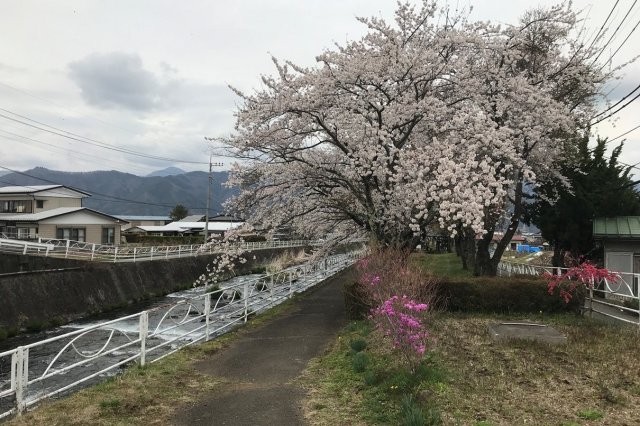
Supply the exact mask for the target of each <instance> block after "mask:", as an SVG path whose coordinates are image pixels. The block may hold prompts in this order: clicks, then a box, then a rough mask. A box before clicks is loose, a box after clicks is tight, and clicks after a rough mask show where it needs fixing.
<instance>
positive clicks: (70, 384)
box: [0, 252, 362, 419]
mask: <svg viewBox="0 0 640 426" xmlns="http://www.w3.org/2000/svg"><path fill="white" fill-rule="evenodd" d="M361 255H362V253H361V252H352V253H347V254H340V255H333V256H329V257H326V258H324V259H321V260H319V261H315V262H308V263H305V264H302V265H297V266H293V267H290V268H288V269H285V270H283V271H279V272H276V273H273V274H268V275H261V276H259V277H254V278H252V277H248V276H245V277H236V278H234V279H232V280H230V281H228V282H224V283H221V288H220V289H217V290H214V291H210V292H207V293H205V292H204V290H203V292H202V293H200V294H195V295H193V296H191V297H190V298H184V299H181V300H179V301H177V302H176V303H169V304H165V305H162V306H157V307H154V308H152V309H148V310H145V311H142V312H138V313H135V314H130V315H127V316H123V317H119V318H116V319H112V320H109V321H103V322H99V323H95V324H89V325H87V326H85V327H82V328H79V329H77V330H73V331H70V332H67V333H63V334H60V335H57V336H54V337H50V338H47V339H44V340H41V341H38V342H33V343H29V344H27V345H24V346H20V347H17V348H15V349H11V350H9V351H4V352H0V362H2V363H4V362H5V361H6V360H5V361H3V358H5V359H9V358H10V365H11V371H10V373H9V372H7V371H6V370H5V371H1V370H0V419H2V418H4V417H8V416H11V415H13V414H15V413H22V412H24V411H25V410H26V409H27V408H28V407H31V406H33V405H35V404H37V403H38V402H39V401H41V400H43V399H45V398H49V397H51V396H54V395H59V394H61V393H63V392H67V391H69V390H70V389H72V388H74V387H77V386H78V385H80V384H82V383H86V382H87V381H88V380H94V379H97V378H99V377H103V378H104V376H105V375H106V374H109V375H113V374H115V373H114V370H116V369H118V368H119V367H121V366H126V365H127V364H129V363H131V362H137V363H138V364H140V365H145V364H146V363H150V362H156V361H158V360H160V359H162V358H164V357H166V356H167V355H169V354H172V353H174V352H176V351H178V350H180V349H181V348H183V347H186V346H189V345H192V344H196V343H199V342H204V341H207V340H210V339H212V338H215V337H217V336H219V335H221V334H224V333H226V332H228V331H230V330H232V329H233V328H235V327H236V326H238V325H240V324H241V323H244V322H247V321H248V319H249V318H250V317H251V316H252V315H254V314H258V313H261V312H263V311H265V310H267V309H270V308H271V307H273V306H275V305H277V304H279V303H282V302H284V301H285V300H287V299H289V298H291V297H292V296H293V295H294V294H296V293H300V292H303V291H305V290H306V289H308V288H309V287H311V286H314V285H316V284H318V283H320V282H322V281H323V280H325V279H327V278H328V277H330V276H332V275H334V274H336V273H338V272H340V271H341V270H343V269H345V268H347V267H349V266H350V265H352V264H353V263H355V261H356V260H357V259H358V258H360V257H361ZM205 289H206V287H205ZM70 371H73V374H67V373H69V372H70ZM3 402H4V404H2V403H3ZM8 403H11V404H13V406H11V408H10V409H8V410H7V409H6V407H7V404H8ZM3 409H5V410H6V411H4V412H3V411H2V410H3Z"/></svg>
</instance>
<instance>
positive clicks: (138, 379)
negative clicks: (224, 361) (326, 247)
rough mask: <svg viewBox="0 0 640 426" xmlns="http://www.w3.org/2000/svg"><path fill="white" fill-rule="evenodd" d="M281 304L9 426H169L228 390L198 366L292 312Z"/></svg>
mask: <svg viewBox="0 0 640 426" xmlns="http://www.w3.org/2000/svg"><path fill="white" fill-rule="evenodd" d="M295 299H296V297H295V296H294V297H293V298H292V300H289V301H287V302H284V303H282V304H280V305H278V306H276V307H275V308H273V309H270V310H269V311H267V312H265V313H264V314H262V315H260V316H258V317H256V318H255V319H254V320H252V321H251V322H249V323H247V325H245V326H243V327H241V328H239V329H238V330H236V331H233V332H230V333H227V334H225V335H223V336H221V337H218V338H216V339H215V340H212V341H209V342H206V343H203V344H201V345H196V346H189V347H186V348H184V349H182V350H180V351H178V352H176V353H175V354H173V355H171V356H168V357H166V358H164V359H162V360H160V361H158V362H156V363H153V364H149V365H147V366H145V367H139V366H135V367H132V368H129V369H127V370H126V371H125V372H124V373H123V374H121V375H119V376H116V377H114V378H111V379H109V380H107V381H105V382H103V383H100V384H98V385H96V386H92V387H90V388H86V389H82V390H80V391H79V392H76V393H74V394H72V395H71V396H68V397H66V398H62V399H60V400H49V401H46V402H43V403H42V404H41V405H40V406H39V407H38V409H37V410H34V411H31V412H29V413H27V414H25V415H23V416H21V417H15V418H13V419H11V420H9V421H8V422H7V423H6V424H7V425H11V426H16V425H20V426H23V425H24V426H27V425H35V424H38V425H39V424H43V425H44V424H46V425H87V424H91V425H98V426H101V425H105V426H107V425H109V426H110V425H123V426H124V425H165V424H171V416H172V415H173V414H174V412H175V410H176V407H179V406H182V405H185V404H188V403H189V402H192V401H195V400H197V399H198V397H199V396H200V395H202V394H203V393H207V392H213V391H216V390H217V389H219V388H221V387H223V386H228V384H227V383H225V382H222V381H220V380H219V379H215V378H213V377H211V376H207V375H204V374H200V373H198V372H197V371H196V370H195V369H194V368H193V363H194V362H195V361H197V360H200V359H203V358H205V357H207V356H210V355H212V354H214V353H216V352H217V351H219V350H220V349H222V348H224V347H226V346H228V345H229V344H230V343H231V342H232V341H233V340H235V339H236V338H237V337H238V336H239V334H240V333H242V332H243V331H244V330H247V329H251V328H255V327H257V326H259V325H261V324H263V323H264V322H266V321H268V320H270V319H271V318H273V317H274V316H276V315H279V314H280V313H282V312H284V311H286V310H288V309H290V308H291V306H292V305H293V303H294V301H295Z"/></svg>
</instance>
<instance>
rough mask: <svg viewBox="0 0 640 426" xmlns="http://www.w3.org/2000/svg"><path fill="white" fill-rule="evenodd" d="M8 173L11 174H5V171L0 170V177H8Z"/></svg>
mask: <svg viewBox="0 0 640 426" xmlns="http://www.w3.org/2000/svg"><path fill="white" fill-rule="evenodd" d="M9 173H11V172H7V171H5V170H0V176H4V175H8V174H9ZM0 186H1V185H0Z"/></svg>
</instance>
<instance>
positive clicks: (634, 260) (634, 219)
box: [593, 216, 640, 296]
mask: <svg viewBox="0 0 640 426" xmlns="http://www.w3.org/2000/svg"><path fill="white" fill-rule="evenodd" d="M593 238H594V239H595V240H596V241H601V242H602V246H603V248H604V267H605V268H607V269H609V270H610V271H614V272H619V273H620V277H621V278H622V285H621V287H620V289H619V290H618V291H616V292H617V293H621V294H628V295H629V296H631V295H634V296H638V284H639V283H638V278H639V277H640V276H639V275H637V274H640V216H618V217H606V218H605V217H599V218H595V219H594V220H593Z"/></svg>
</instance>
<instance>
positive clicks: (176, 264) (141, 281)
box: [0, 248, 300, 329]
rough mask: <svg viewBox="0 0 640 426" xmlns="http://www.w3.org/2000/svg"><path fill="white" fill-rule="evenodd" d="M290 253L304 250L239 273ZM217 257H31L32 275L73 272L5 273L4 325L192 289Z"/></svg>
mask: <svg viewBox="0 0 640 426" xmlns="http://www.w3.org/2000/svg"><path fill="white" fill-rule="evenodd" d="M287 250H295V251H298V250H300V248H297V249H272V250H258V251H255V252H252V253H248V254H247V255H246V256H245V257H246V258H247V262H246V263H245V264H243V265H241V266H240V267H239V270H240V271H243V272H244V271H248V270H250V269H251V268H252V267H253V266H256V265H260V264H263V263H268V262H269V260H271V259H273V258H275V257H277V256H279V255H280V254H282V253H283V251H287ZM11 256H15V257H22V256H18V255H5V254H2V255H0V258H2V260H1V262H2V263H5V264H7V265H9V264H14V265H15V264H20V262H22V264H24V263H25V259H10V258H9V257H11ZM254 256H255V259H254ZM213 258H215V255H214V256H197V257H186V258H181V259H169V260H154V261H146V262H137V263H95V262H79V261H65V260H64V259H49V260H48V261H47V260H46V259H44V258H36V259H33V258H32V259H30V260H29V261H28V262H31V263H30V268H28V269H30V270H32V271H35V270H37V269H54V268H69V269H66V270H61V271H54V272H27V273H22V274H19V275H14V274H10V275H0V327H3V328H5V329H16V328H23V327H27V328H29V327H33V328H36V327H37V326H38V325H40V326H46V325H48V324H51V323H52V322H53V323H60V322H66V321H70V320H73V319H77V318H80V317H84V316H88V315H91V314H95V313H98V312H104V311H108V310H111V309H113V308H115V307H121V306H123V305H126V304H127V303H131V302H134V301H140V300H144V299H148V298H151V297H154V296H161V295H164V294H167V293H169V292H172V291H176V290H180V289H184V288H188V287H190V286H191V285H192V284H193V282H194V281H195V280H196V279H197V278H198V277H199V276H200V275H202V274H204V273H206V267H207V265H208V264H209V263H210V262H211V260H213ZM47 262H48V263H47ZM22 269H23V270H24V269H25V268H22Z"/></svg>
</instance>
